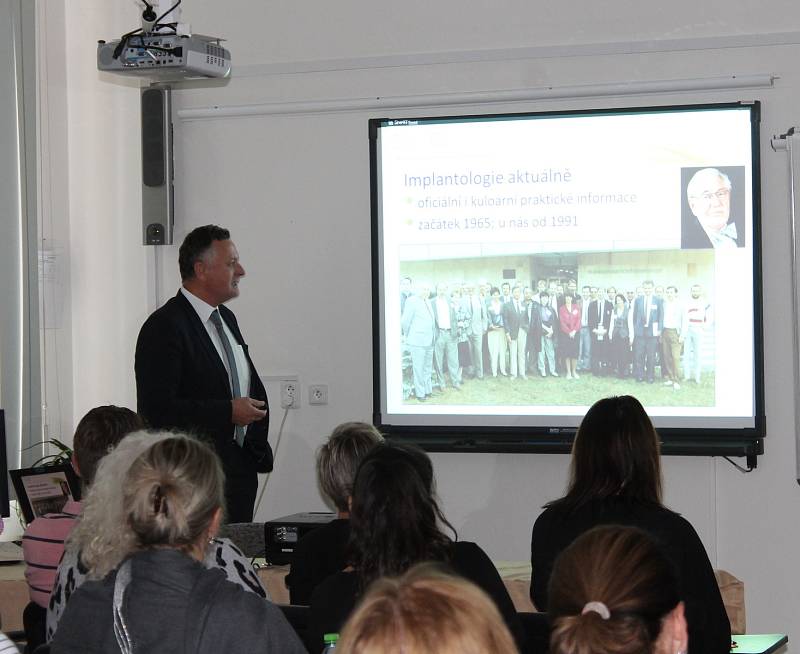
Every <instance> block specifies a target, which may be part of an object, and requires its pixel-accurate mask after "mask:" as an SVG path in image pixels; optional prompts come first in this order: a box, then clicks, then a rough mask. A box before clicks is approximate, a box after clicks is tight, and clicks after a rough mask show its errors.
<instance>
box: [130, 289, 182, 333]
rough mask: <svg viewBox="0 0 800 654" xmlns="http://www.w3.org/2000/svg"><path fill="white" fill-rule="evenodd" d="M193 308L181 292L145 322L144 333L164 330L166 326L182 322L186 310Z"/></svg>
mask: <svg viewBox="0 0 800 654" xmlns="http://www.w3.org/2000/svg"><path fill="white" fill-rule="evenodd" d="M187 307H188V308H189V309H191V308H192V305H191V304H189V300H187V299H186V298H185V297H183V295H182V294H181V292H180V291H178V293H177V294H176V295H173V296H172V297H171V298H170V299H169V300H167V301H166V302H165V303H164V304H162V305H161V306H160V307H158V309H156V310H155V311H153V313H151V314H150V315H149V316H148V317H147V320H145V321H144V324H143V325H142V331H146V330H147V329H153V328H162V327H163V326H164V325H166V324H169V323H174V322H176V321H178V320H181V319H182V318H183V317H184V316H185V315H186V309H187Z"/></svg>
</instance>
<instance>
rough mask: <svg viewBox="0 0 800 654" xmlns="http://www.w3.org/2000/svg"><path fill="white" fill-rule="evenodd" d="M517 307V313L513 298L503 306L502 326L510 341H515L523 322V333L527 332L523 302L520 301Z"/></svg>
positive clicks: (526, 316)
mask: <svg viewBox="0 0 800 654" xmlns="http://www.w3.org/2000/svg"><path fill="white" fill-rule="evenodd" d="M519 307H520V311H519V312H517V309H516V307H515V306H514V300H513V298H512V299H511V301H510V302H506V303H505V304H504V305H503V324H505V326H506V333H507V334H508V335H509V336H510V337H511V340H512V341H516V340H517V337H518V336H519V328H520V327H521V326H522V324H523V322H525V331H528V324H527V320H528V314H527V312H526V310H525V301H524V300H522V299H520V301H519Z"/></svg>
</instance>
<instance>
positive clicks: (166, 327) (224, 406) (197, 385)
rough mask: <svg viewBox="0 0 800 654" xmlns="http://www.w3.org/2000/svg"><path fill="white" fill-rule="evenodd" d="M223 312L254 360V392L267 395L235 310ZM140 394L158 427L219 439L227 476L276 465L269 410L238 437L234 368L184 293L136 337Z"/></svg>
mask: <svg viewBox="0 0 800 654" xmlns="http://www.w3.org/2000/svg"><path fill="white" fill-rule="evenodd" d="M219 312H220V315H221V316H222V319H223V320H224V321H225V324H226V325H227V326H228V328H229V329H230V330H231V333H232V334H233V336H234V338H235V339H236V342H237V343H238V344H239V345H241V346H242V348H243V349H244V353H245V356H246V357H247V361H248V363H249V365H250V389H249V396H250V397H252V398H253V399H256V400H263V401H265V402H266V401H267V392H266V390H265V389H264V385H263V384H262V383H261V379H259V377H258V373H257V372H256V369H255V366H254V365H253V362H252V360H251V359H250V354H249V353H248V350H247V345H246V343H245V342H244V338H242V333H241V331H239V325H238V324H237V322H236V317H235V316H234V315H233V312H232V311H231V310H230V309H228V308H227V307H225V306H224V305H220V306H219ZM135 368H136V395H137V408H138V412H139V414H140V415H141V416H142V417H143V418H144V419H145V420H146V421H147V422H148V424H149V425H150V426H151V427H153V428H157V429H180V430H182V431H188V432H191V433H194V434H197V435H199V436H201V437H204V438H206V439H207V440H209V441H211V442H213V443H214V446H215V448H216V450H217V453H218V454H219V456H220V459H221V460H222V466H223V469H224V470H225V474H226V475H227V476H229V477H230V476H231V475H233V476H237V475H239V476H241V475H248V474H252V475H255V473H256V472H269V471H270V470H272V448H271V447H270V445H269V443H268V442H267V432H268V429H269V410H267V415H266V416H265V417H264V418H263V419H261V420H259V421H258V422H254V423H252V424H251V425H250V426H249V427H248V429H247V434H246V437H245V446H244V447H243V448H240V447H239V446H238V445H237V444H236V443H235V442H234V440H233V436H234V425H233V422H231V412H232V407H231V387H230V381H229V378H228V373H227V371H226V370H225V366H224V365H223V363H222V359H220V356H219V354H218V353H217V350H216V348H215V347H214V344H213V343H212V341H211V339H210V338H209V336H208V333H207V332H206V329H205V326H204V325H203V324H202V322H201V321H200V318H199V316H198V315H197V312H196V311H195V310H194V307H192V305H191V304H190V303H189V300H187V299H186V298H185V297H184V296H183V294H182V293H181V292H180V291H178V294H177V295H176V296H175V297H173V298H172V299H170V300H169V301H167V303H166V304H164V306H162V307H161V308H160V309H157V310H156V311H154V312H153V314H152V315H151V316H150V317H149V318H148V319H147V320H146V321H145V323H144V325H142V329H141V331H140V332H139V339H138V340H137V342H136V364H135Z"/></svg>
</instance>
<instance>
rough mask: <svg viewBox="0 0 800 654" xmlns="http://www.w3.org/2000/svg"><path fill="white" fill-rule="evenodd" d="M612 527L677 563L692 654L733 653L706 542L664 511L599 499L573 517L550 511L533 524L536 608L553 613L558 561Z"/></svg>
mask: <svg viewBox="0 0 800 654" xmlns="http://www.w3.org/2000/svg"><path fill="white" fill-rule="evenodd" d="M608 524H620V525H629V526H633V527H639V528H640V529H643V530H644V531H646V532H648V533H649V534H650V535H651V536H653V537H654V538H655V539H656V540H657V541H658V542H659V543H660V545H661V547H662V549H663V551H664V553H665V554H666V555H667V556H668V557H669V558H670V559H671V560H672V561H673V564H674V565H675V569H676V570H677V572H678V576H679V582H680V584H681V597H682V598H683V600H684V602H685V604H686V620H687V622H688V626H689V651H690V652H702V654H727V653H728V652H730V648H731V625H730V622H729V621H728V615H727V613H726V612H725V606H724V605H723V603H722V596H721V595H720V592H719V586H718V585H717V581H716V579H715V578H714V571H713V569H712V568H711V563H710V562H709V560H708V555H707V554H706V550H705V548H704V547H703V543H702V542H701V541H700V538H699V537H698V536H697V532H695V530H694V528H693V527H692V525H691V524H689V522H688V521H687V520H686V519H684V518H682V517H681V516H680V515H678V514H677V513H674V512H672V511H670V510H669V509H667V508H665V507H663V506H657V505H651V504H648V505H645V504H637V503H630V502H626V501H622V500H605V501H599V500H598V501H594V502H589V503H588V504H586V505H584V506H582V507H580V508H579V509H577V510H576V511H573V512H567V511H566V510H565V509H562V508H560V507H551V508H548V509H545V511H544V512H543V513H542V514H541V515H540V516H539V517H538V518H537V520H536V523H535V524H534V525H533V535H532V537H531V565H532V567H533V577H532V580H531V599H532V600H533V603H534V604H535V605H536V607H537V608H538V609H539V610H540V611H546V610H547V584H548V583H549V581H550V573H551V572H552V569H553V563H554V562H555V559H556V557H557V556H558V555H559V554H560V553H561V552H562V551H563V550H564V549H566V548H567V546H568V545H569V544H570V543H572V541H574V540H575V539H576V538H577V537H578V536H580V535H581V534H582V533H584V532H585V531H588V530H589V529H591V528H592V527H597V526H599V525H608Z"/></svg>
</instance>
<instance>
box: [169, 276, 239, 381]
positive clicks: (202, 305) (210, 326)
mask: <svg viewBox="0 0 800 654" xmlns="http://www.w3.org/2000/svg"><path fill="white" fill-rule="evenodd" d="M181 293H183V296H184V297H185V298H186V299H187V300H189V304H191V305H192V308H193V309H194V310H195V311H196V312H197V315H198V316H199V317H200V322H202V323H203V327H205V328H206V333H207V334H208V337H209V338H210V339H211V342H212V343H213V344H214V348H215V349H216V350H217V354H219V358H220V360H221V361H222V365H223V366H225V370H226V371H227V373H228V383H229V384H231V381H230V380H231V369H230V366H229V365H228V357H226V356H225V350H224V349H223V347H222V342H221V341H220V340H219V332H217V328H216V327H214V323H213V322H211V314H212V313H214V312H215V311H216V310H217V307H212V306H211V305H210V304H208V303H207V302H204V301H203V300H201V299H200V298H199V297H197V296H196V295H194V294H192V293H191V292H190V291H187V290H186V289H185V288H183V287H182V286H181ZM222 328H223V329H224V330H225V336H227V337H228V342H229V343H230V345H231V350H232V351H233V358H234V359H235V361H236V372H237V373H238V377H239V388H240V389H241V392H242V395H243V396H244V397H247V396H248V395H249V394H250V364H249V363H248V362H247V357H246V356H245V354H244V348H243V347H242V346H241V345H239V342H238V341H237V340H236V337H235V336H234V335H233V333H232V332H231V330H230V328H229V327H228V325H227V323H226V322H225V320H224V319H223V320H222ZM231 392H233V384H231Z"/></svg>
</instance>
